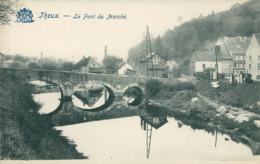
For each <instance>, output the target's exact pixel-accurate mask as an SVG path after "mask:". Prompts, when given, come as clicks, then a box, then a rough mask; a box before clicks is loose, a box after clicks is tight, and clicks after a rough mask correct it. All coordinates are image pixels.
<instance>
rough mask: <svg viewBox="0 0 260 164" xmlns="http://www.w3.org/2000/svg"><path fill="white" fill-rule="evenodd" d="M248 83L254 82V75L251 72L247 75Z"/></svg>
mask: <svg viewBox="0 0 260 164" xmlns="http://www.w3.org/2000/svg"><path fill="white" fill-rule="evenodd" d="M245 77H246V80H245V81H246V83H253V80H252V75H251V74H250V73H249V74H247V75H246V76H245Z"/></svg>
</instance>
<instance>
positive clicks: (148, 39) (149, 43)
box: [146, 26, 154, 77]
mask: <svg viewBox="0 0 260 164" xmlns="http://www.w3.org/2000/svg"><path fill="white" fill-rule="evenodd" d="M146 34H147V35H146V49H148V46H147V44H148V45H149V47H150V53H151V60H152V71H153V55H152V46H151V41H150V34H149V27H148V26H147V31H146ZM147 42H148V43H147ZM147 51H148V50H147ZM148 54H149V53H147V57H148ZM147 63H148V59H147ZM147 65H148V64H147ZM153 77H154V71H153Z"/></svg>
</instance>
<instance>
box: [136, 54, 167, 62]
mask: <svg viewBox="0 0 260 164" xmlns="http://www.w3.org/2000/svg"><path fill="white" fill-rule="evenodd" d="M155 54H157V55H159V56H161V57H162V58H163V59H165V60H166V61H168V60H167V59H166V58H165V57H163V56H162V55H160V54H158V53H157V52H153V53H152V54H151V53H149V54H148V57H146V56H145V58H144V59H142V60H140V62H142V61H146V60H147V59H150V58H151V57H152V56H154V55H155Z"/></svg>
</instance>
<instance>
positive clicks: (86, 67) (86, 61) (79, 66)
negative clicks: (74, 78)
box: [72, 56, 102, 73]
mask: <svg viewBox="0 0 260 164" xmlns="http://www.w3.org/2000/svg"><path fill="white" fill-rule="evenodd" d="M72 71H73V72H82V73H102V69H101V67H100V66H99V65H98V64H97V62H96V61H95V60H94V59H93V58H91V57H90V56H89V57H88V58H85V56H83V58H82V59H81V60H80V61H79V62H78V63H76V64H75V65H74V67H73V69H72Z"/></svg>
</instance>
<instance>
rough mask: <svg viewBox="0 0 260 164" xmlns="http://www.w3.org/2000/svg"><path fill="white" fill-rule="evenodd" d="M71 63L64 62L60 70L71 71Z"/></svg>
mask: <svg viewBox="0 0 260 164" xmlns="http://www.w3.org/2000/svg"><path fill="white" fill-rule="evenodd" d="M72 67H73V63H72V62H65V63H63V64H62V65H61V70H63V71H72Z"/></svg>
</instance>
